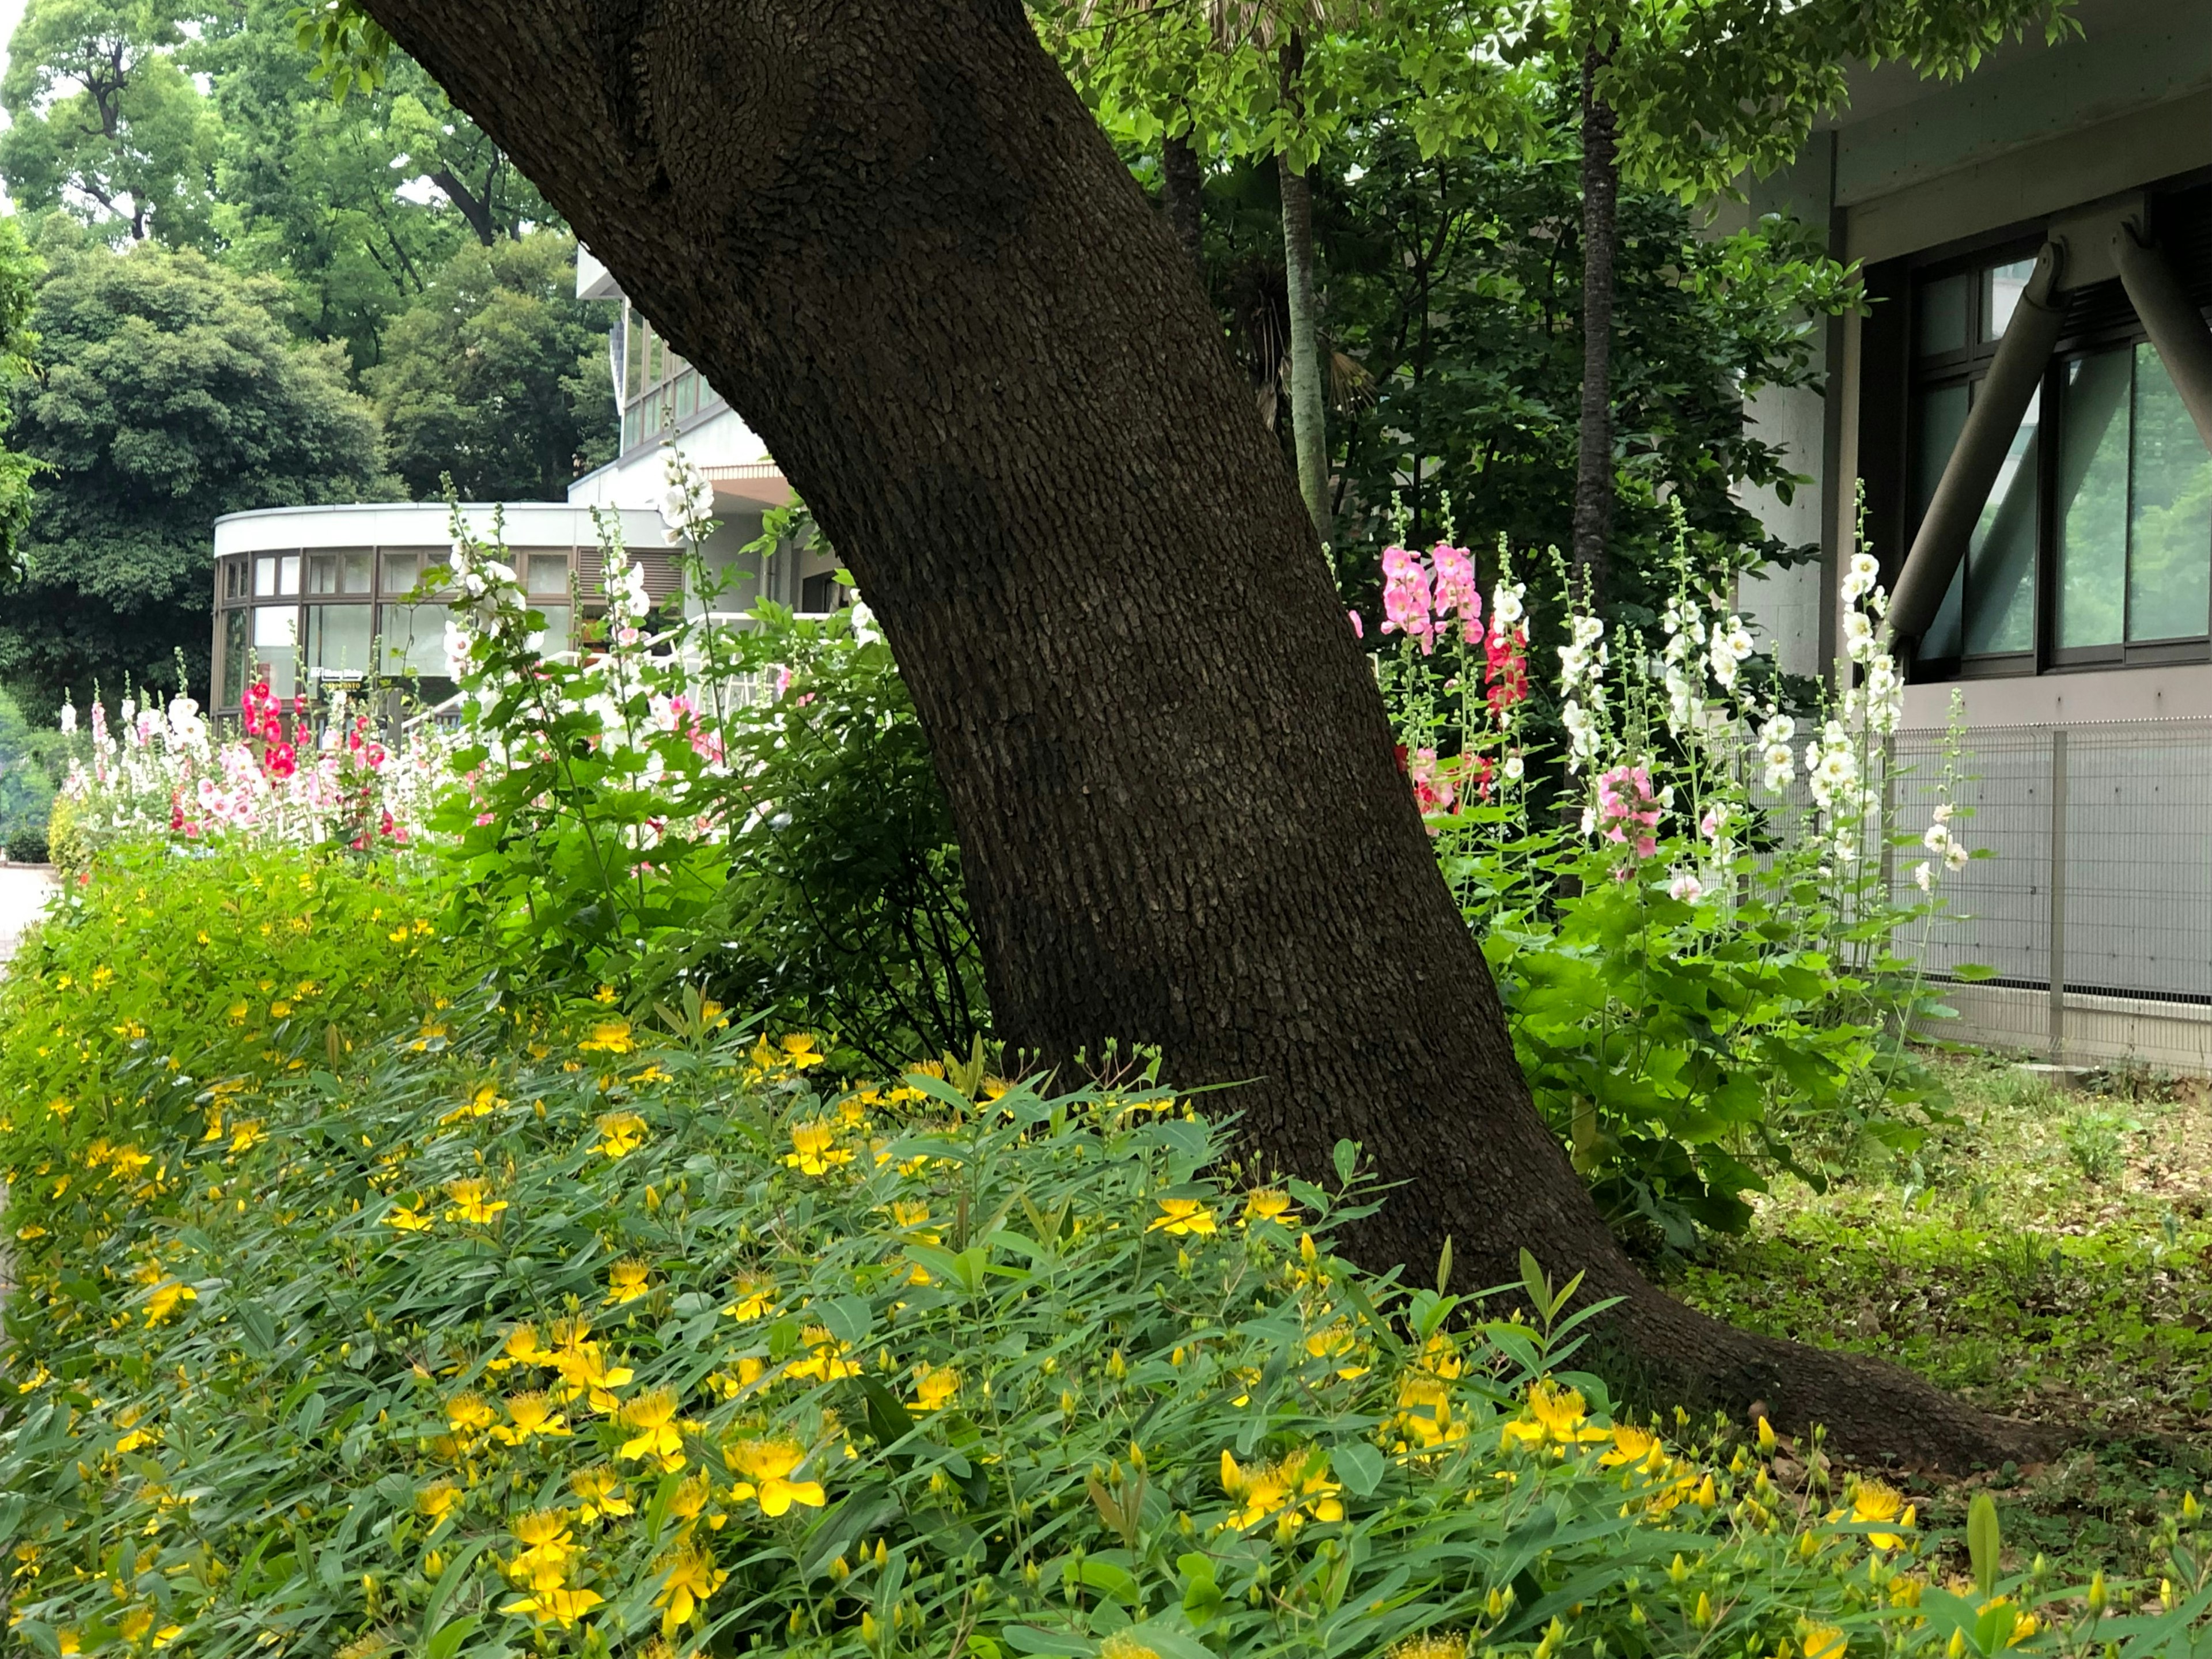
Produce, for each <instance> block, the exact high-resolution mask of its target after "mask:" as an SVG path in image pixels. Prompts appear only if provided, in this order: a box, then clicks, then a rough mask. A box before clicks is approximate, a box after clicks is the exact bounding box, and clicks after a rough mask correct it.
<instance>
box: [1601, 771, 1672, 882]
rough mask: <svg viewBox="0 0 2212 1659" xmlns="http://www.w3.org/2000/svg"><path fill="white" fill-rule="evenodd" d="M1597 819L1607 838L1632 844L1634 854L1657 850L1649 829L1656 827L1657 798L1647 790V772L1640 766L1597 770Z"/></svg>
mask: <svg viewBox="0 0 2212 1659" xmlns="http://www.w3.org/2000/svg"><path fill="white" fill-rule="evenodd" d="M1597 821H1598V823H1599V825H1600V826H1601V828H1602V829H1603V830H1604V833H1605V838H1606V839H1607V841H1609V842H1613V843H1615V844H1616V845H1632V846H1633V848H1635V852H1636V856H1637V857H1638V858H1640V859H1648V858H1650V856H1651V855H1652V854H1654V853H1656V852H1657V851H1658V850H1659V842H1658V841H1657V839H1656V837H1655V836H1653V835H1652V833H1651V832H1652V831H1653V830H1655V829H1657V828H1658V827H1659V798H1658V797H1657V796H1656V795H1655V794H1654V793H1652V792H1651V775H1650V773H1649V772H1647V771H1645V770H1644V768H1642V767H1640V766H1616V767H1614V768H1613V769H1611V770H1610V771H1607V772H1603V773H1601V774H1600V775H1599V776H1598V781H1597Z"/></svg>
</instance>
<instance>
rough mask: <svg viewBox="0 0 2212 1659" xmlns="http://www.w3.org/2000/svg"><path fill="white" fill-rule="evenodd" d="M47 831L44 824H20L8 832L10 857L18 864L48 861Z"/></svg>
mask: <svg viewBox="0 0 2212 1659" xmlns="http://www.w3.org/2000/svg"><path fill="white" fill-rule="evenodd" d="M46 855H47V854H46V826H45V825H44V824H42V823H19V824H17V825H16V826H15V828H14V829H10V830H9V832H8V856H9V858H11V859H13V860H15V862H16V863H18V864H44V863H45V862H46Z"/></svg>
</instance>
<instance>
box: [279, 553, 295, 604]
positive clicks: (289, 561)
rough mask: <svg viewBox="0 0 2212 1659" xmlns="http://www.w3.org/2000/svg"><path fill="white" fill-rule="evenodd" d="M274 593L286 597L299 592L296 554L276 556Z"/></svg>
mask: <svg viewBox="0 0 2212 1659" xmlns="http://www.w3.org/2000/svg"><path fill="white" fill-rule="evenodd" d="M276 591H277V592H279V593H282V594H285V595H288V596H289V595H291V594H294V593H297V592H299V591H300V556H299V555H298V554H297V553H280V554H278V555H277V556H276Z"/></svg>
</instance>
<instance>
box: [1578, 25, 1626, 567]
mask: <svg viewBox="0 0 2212 1659" xmlns="http://www.w3.org/2000/svg"><path fill="white" fill-rule="evenodd" d="M1606 64H1607V55H1606V54H1605V53H1603V52H1600V51H1599V50H1598V49H1597V47H1596V46H1591V47H1590V49H1589V52H1588V53H1587V54H1585V55H1584V57H1583V162H1582V175H1583V398H1582V410H1581V418H1580V423H1579V426H1578V428H1577V430H1578V433H1579V436H1580V440H1581V453H1580V454H1579V455H1578V456H1577V462H1576V467H1575V526H1574V564H1573V569H1574V584H1575V591H1576V592H1577V593H1578V594H1580V595H1581V596H1582V599H1583V603H1584V604H1585V605H1589V607H1590V608H1591V609H1593V610H1595V608H1596V607H1597V604H1598V601H1599V600H1600V599H1601V598H1602V596H1603V594H1604V592H1605V556H1606V544H1607V542H1608V541H1609V540H1610V539H1611V538H1612V535H1613V254H1614V252H1615V249H1616V247H1617V245H1618V234H1617V220H1618V211H1617V210H1618V208H1619V204H1620V157H1619V154H1618V149H1617V143H1618V137H1619V132H1618V128H1617V125H1616V123H1615V121H1614V118H1613V106H1611V105H1609V104H1607V102H1606V101H1605V100H1603V99H1602V98H1601V97H1599V96H1598V91H1597V77H1598V76H1599V74H1600V73H1601V71H1602V70H1604V68H1605V66H1606Z"/></svg>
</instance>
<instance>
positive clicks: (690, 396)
mask: <svg viewBox="0 0 2212 1659" xmlns="http://www.w3.org/2000/svg"><path fill="white" fill-rule="evenodd" d="M698 410H699V377H698V376H697V375H696V374H693V373H691V371H690V370H689V369H686V370H684V373H683V374H680V375H678V377H677V380H676V418H677V419H678V420H679V421H680V420H682V419H683V418H684V416H687V415H695V414H696V413H697V412H698Z"/></svg>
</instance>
